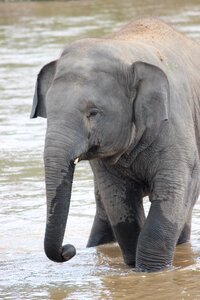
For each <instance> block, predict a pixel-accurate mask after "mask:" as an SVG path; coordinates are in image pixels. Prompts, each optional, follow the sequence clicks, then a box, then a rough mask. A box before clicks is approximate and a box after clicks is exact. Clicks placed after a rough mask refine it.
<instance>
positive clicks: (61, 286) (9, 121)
mask: <svg viewBox="0 0 200 300" xmlns="http://www.w3.org/2000/svg"><path fill="white" fill-rule="evenodd" d="M162 2H163V4H161V3H160V1H153V0H145V1H138V0H135V1H131V0H123V1H116V0H105V1H100V0H93V1H92V0H91V1H83V0H82V1H74V2H72V1H71V2H56V1H55V2H46V3H45V2H38V3H37V2H34V3H28V2H27V3H0V74H1V75H0V198H1V199H0V203H1V206H0V240H1V243H0V299H16V300H18V299H22V300H25V299H39V300H40V299H55V300H62V299H75V300H77V299H81V300H82V299H150V300H151V299H169V298H171V299H193V300H196V299H200V283H199V282H200V259H199V256H200V201H199V202H198V203H197V205H196V207H195V210H194V217H193V230H192V239H191V243H190V244H185V245H182V246H179V247H178V248H177V252H176V257H175V269H174V270H172V271H165V272H160V273H156V274H135V273H134V272H133V271H132V270H131V269H129V268H128V267H127V266H125V265H124V263H123V261H122V258H121V255H120V251H119V248H118V247H117V245H107V246H101V247H98V248H90V249H86V248H85V244H86V242H87V238H88V235H89V232H90V228H91V225H92V220H93V215H94V212H95V205H94V196H93V183H92V174H91V171H90V169H89V167H88V164H87V163H80V164H79V165H78V167H77V170H76V176H75V182H74V186H73V196H72V201H71V208H70V216H69V219H68V225H67V232H66V236H67V242H70V243H72V244H74V245H75V246H76V247H77V255H76V256H75V257H74V258H73V259H72V260H71V261H69V262H67V263H65V264H56V263H53V262H51V261H49V260H48V259H47V258H46V257H45V255H44V252H43V235H44V227H45V213H46V207H45V188H44V178H43V177H44V175H43V161H42V156H43V144H44V134H45V126H46V121H45V120H43V119H36V120H32V121H31V120H29V113H30V109H31V103H32V95H33V91H34V84H35V79H36V75H37V73H38V71H39V69H40V68H41V67H42V65H43V64H45V63H47V62H49V61H50V60H52V59H55V58H56V57H57V56H58V55H59V54H60V52H61V49H62V48H63V46H64V44H66V43H67V42H68V41H70V40H73V39H76V38H79V37H86V36H99V35H101V34H105V33H108V32H110V31H113V30H116V29H117V28H118V27H120V26H121V25H122V24H124V23H126V22H127V21H129V20H130V19H134V18H136V17H139V16H141V17H142V16H148V15H151V16H152V15H156V16H161V17H162V19H164V20H166V21H168V22H171V23H172V24H174V25H175V26H176V27H177V28H178V29H179V30H181V31H183V32H185V33H186V34H188V35H190V36H192V37H194V38H196V39H200V1H199V0H198V1H197V0H196V1H195V0H193V1H182V0H176V1H174V0H165V1H162ZM175 2H176V3H175ZM146 209H148V204H147V203H146Z"/></svg>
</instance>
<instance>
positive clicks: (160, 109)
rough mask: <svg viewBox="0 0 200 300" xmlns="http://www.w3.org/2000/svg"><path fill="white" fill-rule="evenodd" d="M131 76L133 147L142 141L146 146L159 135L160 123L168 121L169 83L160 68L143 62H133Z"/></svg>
mask: <svg viewBox="0 0 200 300" xmlns="http://www.w3.org/2000/svg"><path fill="white" fill-rule="evenodd" d="M132 74H133V78H134V79H133V83H132V84H131V86H132V93H134V95H135V97H134V100H133V122H134V123H135V126H136V137H135V145H137V144H138V142H139V141H140V140H141V139H142V140H143V143H144V144H146V146H147V145H149V144H151V143H152V142H153V140H154V139H155V138H156V137H157V135H158V134H159V131H160V128H161V125H162V123H163V122H164V121H166V120H168V104H169V82H168V79H167V76H166V75H165V73H164V72H163V71H162V70H161V69H160V68H158V67H156V66H153V65H150V64H147V63H144V62H135V63H134V64H133V65H132ZM134 91H135V92H134Z"/></svg>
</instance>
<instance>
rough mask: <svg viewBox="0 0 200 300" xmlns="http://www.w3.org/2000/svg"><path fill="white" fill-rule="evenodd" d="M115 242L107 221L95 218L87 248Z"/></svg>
mask: <svg viewBox="0 0 200 300" xmlns="http://www.w3.org/2000/svg"><path fill="white" fill-rule="evenodd" d="M114 241H115V237H114V234H113V231H112V228H111V225H110V223H109V221H108V220H102V219H100V217H99V216H98V213H97V214H96V216H95V219H94V223H93V226H92V230H91V233H90V237H89V240H88V243H87V247H94V246H98V245H102V244H107V243H111V242H114Z"/></svg>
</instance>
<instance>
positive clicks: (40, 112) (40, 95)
mask: <svg viewBox="0 0 200 300" xmlns="http://www.w3.org/2000/svg"><path fill="white" fill-rule="evenodd" d="M56 62H57V61H52V62H50V63H49V64H47V65H45V66H44V67H43V68H42V69H41V70H40V73H39V74H38V77H37V81H36V85H35V94H34V97H33V105H32V111H31V115H30V118H37V117H43V118H46V117H47V114H46V94H47V92H48V89H49V88H50V86H51V83H52V81H53V78H54V74H55V70H56Z"/></svg>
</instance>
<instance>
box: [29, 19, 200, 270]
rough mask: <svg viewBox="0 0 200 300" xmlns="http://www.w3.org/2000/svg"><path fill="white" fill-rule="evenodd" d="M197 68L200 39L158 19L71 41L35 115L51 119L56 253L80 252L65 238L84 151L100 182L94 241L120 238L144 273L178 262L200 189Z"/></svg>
mask: <svg viewBox="0 0 200 300" xmlns="http://www.w3.org/2000/svg"><path fill="white" fill-rule="evenodd" d="M199 71H200V45H199V44H197V43H195V42H194V41H192V40H190V39H188V38H187V37H184V36H183V35H181V34H179V33H177V32H176V31H175V30H173V29H172V28H171V27H169V26H167V25H166V24H164V23H162V22H160V21H158V20H153V19H145V20H140V21H137V22H135V23H131V24H129V25H128V26H126V27H124V28H123V29H121V30H120V31H119V32H117V33H115V34H113V35H111V36H107V37H104V38H100V39H83V40H80V41H77V42H73V43H72V44H70V45H68V46H67V47H66V48H65V50H64V52H63V53H62V55H61V57H60V58H59V59H58V60H57V61H53V62H51V63H49V64H47V65H46V66H44V67H43V68H42V70H41V71H40V73H39V75H38V79H37V84H36V91H35V96H34V101H33V108H32V113H31V117H32V118H34V117H37V116H41V117H45V118H46V117H47V132H46V141H45V151H44V162H45V178H46V194H47V222H46V233H45V241H44V248H45V252H46V255H47V256H48V258H50V259H51V260H53V261H56V262H63V261H66V260H69V259H70V258H71V257H73V256H74V255H75V248H74V246H72V245H65V246H63V247H62V241H63V236H64V232H65V226H66V220H67V216H68V211H69V204H70V197H71V187H72V181H73V173H74V168H75V165H74V161H75V159H76V158H79V160H89V161H90V164H91V167H92V171H93V173H94V182H95V196H96V215H95V219H94V223H93V227H92V230H91V234H90V237H89V241H88V245H87V246H88V247H91V246H97V245H100V244H103V243H109V242H112V241H114V240H116V241H117V242H118V243H119V246H120V248H121V251H122V254H123V257H124V261H125V263H126V264H128V265H131V266H134V267H135V268H136V270H138V271H156V270H161V269H163V268H166V267H170V266H171V265H172V262H173V255H174V251H175V246H176V244H177V243H178V244H179V243H184V242H187V241H188V240H189V238H190V228H191V214H192V209H193V206H194V204H195V201H196V200H197V197H198V195H199V182H200V180H199V179H200V178H199V177H200V162H199V155H200V144H199V143H200V118H199V115H200V72H199ZM146 195H148V196H149V199H150V202H151V207H150V212H149V214H148V217H147V219H146V220H145V215H144V210H143V203H142V199H143V197H144V196H146Z"/></svg>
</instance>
